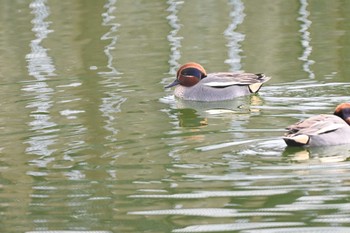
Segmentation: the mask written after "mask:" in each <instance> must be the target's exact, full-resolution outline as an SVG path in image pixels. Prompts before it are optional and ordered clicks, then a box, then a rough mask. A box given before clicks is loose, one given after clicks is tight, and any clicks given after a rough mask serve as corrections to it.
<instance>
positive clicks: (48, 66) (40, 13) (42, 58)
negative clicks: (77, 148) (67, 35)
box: [22, 0, 57, 166]
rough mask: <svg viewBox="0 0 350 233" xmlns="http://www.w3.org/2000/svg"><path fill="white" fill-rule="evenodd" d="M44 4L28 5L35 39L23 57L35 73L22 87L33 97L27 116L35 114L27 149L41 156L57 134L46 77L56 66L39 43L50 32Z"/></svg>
mask: <svg viewBox="0 0 350 233" xmlns="http://www.w3.org/2000/svg"><path fill="white" fill-rule="evenodd" d="M45 4H46V1H45V0H35V1H33V2H32V3H31V4H30V5H29V7H30V8H31V9H32V14H33V15H34V19H33V20H32V22H31V23H32V24H33V28H32V31H33V32H35V39H34V40H32V41H31V43H30V48H31V52H30V53H29V54H27V55H26V59H27V62H28V66H27V67H28V73H29V75H31V76H33V77H34V80H33V81H28V84H27V85H25V86H24V87H23V89H22V90H23V91H26V92H27V93H28V96H29V97H30V98H32V99H33V100H32V101H31V102H30V103H29V104H28V105H27V106H26V107H27V108H31V109H33V110H32V111H31V113H30V116H31V117H32V118H34V119H33V120H32V121H31V122H30V123H29V125H30V127H31V131H32V135H31V136H30V137H29V139H28V140H27V141H26V143H28V144H29V146H28V147H27V149H26V152H28V153H32V154H37V155H42V156H48V155H51V154H52V153H53V152H54V151H55V150H54V149H49V147H50V145H52V144H53V143H54V142H55V137H56V135H55V134H53V133H54V132H56V131H57V129H55V128H54V127H55V126H56V124H55V123H54V122H52V121H51V117H50V108H51V106H52V100H51V98H52V94H53V92H54V90H53V89H52V88H50V87H49V86H48V84H47V80H48V77H50V76H54V75H55V73H54V72H55V66H54V65H53V64H52V59H51V58H50V57H49V56H48V54H47V50H48V49H46V48H44V47H43V46H42V45H41V43H42V41H43V40H44V39H45V38H47V35H48V34H49V33H51V32H52V30H50V29H49V25H50V22H49V21H45V19H46V18H47V17H48V16H49V14H50V11H49V8H48V6H46V5H45ZM49 161H50V159H44V160H43V159H41V160H38V161H34V162H36V163H37V165H38V166H45V164H46V163H48V162H49Z"/></svg>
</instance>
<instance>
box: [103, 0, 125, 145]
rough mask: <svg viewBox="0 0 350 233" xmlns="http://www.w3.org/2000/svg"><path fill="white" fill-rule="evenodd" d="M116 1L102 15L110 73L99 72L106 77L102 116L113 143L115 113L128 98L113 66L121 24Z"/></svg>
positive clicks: (109, 4) (108, 4)
mask: <svg viewBox="0 0 350 233" xmlns="http://www.w3.org/2000/svg"><path fill="white" fill-rule="evenodd" d="M116 3H117V1H116V0H108V1H107V3H106V4H105V5H104V8H105V9H106V11H105V12H104V13H102V20H103V21H102V25H103V26H105V27H108V28H109V30H108V32H107V33H105V34H104V35H103V36H102V37H101V40H108V41H110V43H109V44H108V45H106V46H105V49H104V53H105V55H106V57H107V60H108V62H107V65H106V66H107V68H108V69H109V71H106V72H99V73H98V74H100V75H102V76H103V77H104V80H103V81H102V85H103V86H104V87H106V88H105V94H106V96H107V97H104V98H102V104H101V106H100V111H101V112H102V115H103V116H104V117H105V118H106V121H105V123H106V124H105V126H104V128H105V129H106V130H108V131H110V132H111V133H112V135H108V136H106V139H108V140H109V141H111V142H114V141H116V140H117V139H116V137H115V135H116V134H117V133H118V129H117V128H115V113H118V112H120V111H121V110H120V106H121V104H122V103H124V102H125V101H126V98H124V97H122V96H120V95H119V94H120V83H119V82H118V81H117V79H119V77H118V75H120V73H119V72H118V71H117V69H116V68H115V67H114V66H113V62H114V57H113V54H112V51H113V50H114V49H115V45H116V43H117V40H118V37H117V31H118V28H119V26H120V25H119V24H118V23H117V22H116V17H115V16H114V14H115V11H116V9H117V8H116Z"/></svg>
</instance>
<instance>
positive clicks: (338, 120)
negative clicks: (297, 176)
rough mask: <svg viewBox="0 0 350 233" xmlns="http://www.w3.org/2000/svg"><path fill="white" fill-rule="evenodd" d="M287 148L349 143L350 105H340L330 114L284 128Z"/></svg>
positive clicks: (313, 117)
mask: <svg viewBox="0 0 350 233" xmlns="http://www.w3.org/2000/svg"><path fill="white" fill-rule="evenodd" d="M286 129H287V130H288V132H287V133H286V134H285V136H284V137H283V140H284V141H285V143H286V144H287V146H310V147H315V146H335V145H341V144H349V143H350V103H341V104H339V105H338V106H337V107H336V108H335V111H334V113H333V115H332V114H321V115H316V116H312V117H310V118H307V119H306V120H303V121H299V122H297V123H295V124H292V125H290V126H288V127H287V128H286Z"/></svg>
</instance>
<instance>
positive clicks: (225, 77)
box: [165, 62, 270, 102]
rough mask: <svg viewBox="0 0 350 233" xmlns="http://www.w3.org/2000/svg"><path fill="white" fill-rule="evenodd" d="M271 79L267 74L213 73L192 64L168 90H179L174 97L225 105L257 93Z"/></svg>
mask: <svg viewBox="0 0 350 233" xmlns="http://www.w3.org/2000/svg"><path fill="white" fill-rule="evenodd" d="M269 79H270V77H267V76H266V75H265V74H263V73H259V74H253V73H244V72H241V71H238V72H217V73H209V74H207V72H206V71H205V69H204V68H203V66H202V65H200V64H198V63H196V62H188V63H186V64H184V65H182V66H181V67H180V68H179V69H178V71H177V73H176V79H175V81H173V82H172V83H171V84H169V85H167V86H166V87H165V88H170V87H174V86H176V87H175V90H174V95H175V96H176V97H177V98H180V99H182V100H190V101H204V102H210V101H224V100H232V99H235V98H237V97H240V96H245V95H249V94H252V93H257V92H258V91H259V90H260V88H261V86H262V85H263V84H264V83H265V82H267V81H268V80H269Z"/></svg>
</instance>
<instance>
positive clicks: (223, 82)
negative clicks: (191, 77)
mask: <svg viewBox="0 0 350 233" xmlns="http://www.w3.org/2000/svg"><path fill="white" fill-rule="evenodd" d="M268 80H270V77H267V76H266V75H265V74H253V73H244V72H219V73H210V74H208V76H207V77H206V78H204V79H202V82H203V85H206V86H210V87H227V86H233V85H241V86H248V85H252V84H262V83H264V82H267V81H268Z"/></svg>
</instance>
